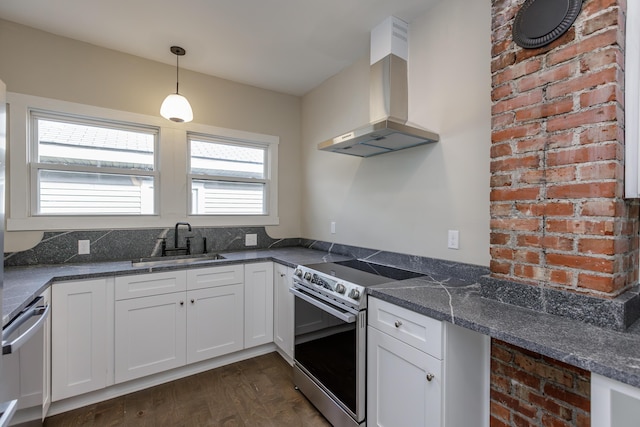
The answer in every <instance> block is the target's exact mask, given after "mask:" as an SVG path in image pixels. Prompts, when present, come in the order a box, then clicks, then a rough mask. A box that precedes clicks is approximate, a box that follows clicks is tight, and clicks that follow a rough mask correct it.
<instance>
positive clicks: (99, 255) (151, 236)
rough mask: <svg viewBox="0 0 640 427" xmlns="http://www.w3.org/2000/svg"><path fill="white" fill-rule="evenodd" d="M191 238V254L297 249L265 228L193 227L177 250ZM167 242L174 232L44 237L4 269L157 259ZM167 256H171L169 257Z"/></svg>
mask: <svg viewBox="0 0 640 427" xmlns="http://www.w3.org/2000/svg"><path fill="white" fill-rule="evenodd" d="M246 234H256V235H257V245H256V246H246V245H245V235H246ZM186 236H191V238H190V240H191V253H192V254H200V253H202V252H203V249H204V246H203V244H204V239H205V238H206V241H207V252H209V253H216V252H233V251H240V250H247V249H267V248H280V247H287V246H299V245H300V239H298V238H295V239H273V238H271V237H269V235H268V234H267V232H266V230H265V229H264V227H233V228H207V227H193V229H192V231H190V232H189V231H187V229H186V227H180V230H179V237H180V242H179V246H184V245H185V239H184V238H185V237H186ZM163 237H164V238H166V242H167V248H168V249H171V248H173V247H174V228H173V227H171V228H153V229H141V230H88V231H67V232H47V233H44V237H43V238H42V241H41V242H40V243H38V244H37V245H36V246H35V247H34V248H32V249H29V250H26V251H22V252H12V253H5V254H4V265H5V266H6V267H18V266H27V265H36V264H63V263H87V262H103V261H123V260H134V259H138V258H145V257H151V256H160V254H161V251H162V245H161V240H160V239H162V238H163ZM78 240H89V241H90V242H91V243H90V252H91V253H90V254H87V255H78ZM168 255H174V254H173V253H169V254H168Z"/></svg>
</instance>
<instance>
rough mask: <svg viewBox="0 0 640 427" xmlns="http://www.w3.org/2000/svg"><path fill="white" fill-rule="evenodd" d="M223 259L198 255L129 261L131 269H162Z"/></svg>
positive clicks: (218, 255) (210, 255)
mask: <svg viewBox="0 0 640 427" xmlns="http://www.w3.org/2000/svg"><path fill="white" fill-rule="evenodd" d="M221 259H225V258H224V257H223V256H222V255H220V254H198V255H177V256H162V257H160V256H156V257H150V258H140V259H139V260H137V261H131V266H132V267H162V266H165V265H185V264H195V263H198V262H208V261H216V260H221Z"/></svg>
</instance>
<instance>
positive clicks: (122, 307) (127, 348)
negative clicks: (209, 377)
mask: <svg viewBox="0 0 640 427" xmlns="http://www.w3.org/2000/svg"><path fill="white" fill-rule="evenodd" d="M186 310H187V301H186V293H185V292H176V293H172V294H165V295H156V296H150V297H144V298H133V299H128V300H122V301H117V302H116V313H115V323H116V325H115V326H116V327H115V382H116V383H121V382H124V381H129V380H132V379H134V378H139V377H143V376H145V375H150V374H155V373H158V372H163V371H166V370H168V369H172V368H176V367H179V366H183V365H184V364H185V363H186V339H185V330H186V326H187V324H186V321H187V313H186Z"/></svg>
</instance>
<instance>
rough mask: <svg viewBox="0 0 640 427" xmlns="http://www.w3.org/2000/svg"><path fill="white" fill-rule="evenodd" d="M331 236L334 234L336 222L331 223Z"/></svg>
mask: <svg viewBox="0 0 640 427" xmlns="http://www.w3.org/2000/svg"><path fill="white" fill-rule="evenodd" d="M331 234H336V222H335V221H331Z"/></svg>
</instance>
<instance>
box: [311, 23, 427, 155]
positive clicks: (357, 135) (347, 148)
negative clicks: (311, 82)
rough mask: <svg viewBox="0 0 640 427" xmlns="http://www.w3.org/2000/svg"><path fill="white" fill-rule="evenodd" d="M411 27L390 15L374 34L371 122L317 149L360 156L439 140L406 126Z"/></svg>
mask: <svg viewBox="0 0 640 427" xmlns="http://www.w3.org/2000/svg"><path fill="white" fill-rule="evenodd" d="M408 36H409V24H407V23H406V22H404V21H402V20H400V19H398V18H396V17H395V16H390V17H388V18H387V19H385V20H384V21H383V22H382V23H381V24H379V25H378V26H377V27H375V28H374V29H373V30H372V31H371V59H370V63H371V69H370V72H369V120H370V123H369V124H367V125H365V126H362V127H359V128H357V129H355V130H353V131H351V132H347V133H345V134H343V135H340V136H337V137H335V138H332V139H330V140H328V141H324V142H321V143H320V144H318V149H319V150H323V151H332V152H334V153H342V154H349V155H352V156H358V157H371V156H375V155H378V154H383V153H389V152H392V151H398V150H403V149H405V148H410V147H415V146H418V145H423V144H428V143H431V142H436V141H438V140H439V136H438V135H437V134H435V133H433V132H430V131H428V130H426V129H421V128H418V127H415V126H410V125H407V124H406V123H407V115H408V84H407V57H408V53H409V44H408Z"/></svg>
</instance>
